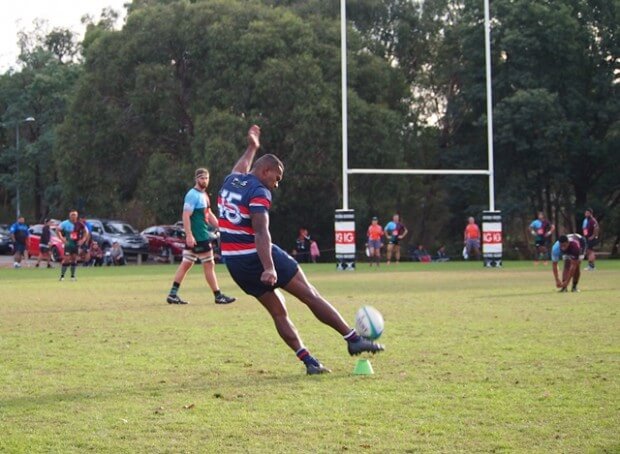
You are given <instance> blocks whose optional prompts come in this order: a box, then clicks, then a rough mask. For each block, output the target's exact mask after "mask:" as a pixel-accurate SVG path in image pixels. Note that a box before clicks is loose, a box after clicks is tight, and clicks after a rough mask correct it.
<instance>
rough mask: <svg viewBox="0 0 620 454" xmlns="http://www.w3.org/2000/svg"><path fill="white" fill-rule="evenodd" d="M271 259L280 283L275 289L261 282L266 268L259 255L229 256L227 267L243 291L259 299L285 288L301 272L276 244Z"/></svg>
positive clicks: (291, 258) (295, 263)
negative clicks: (267, 293) (268, 293)
mask: <svg viewBox="0 0 620 454" xmlns="http://www.w3.org/2000/svg"><path fill="white" fill-rule="evenodd" d="M271 257H272V258H273V263H274V265H275V267H276V273H278V281H277V282H276V285H275V286H273V287H271V286H269V285H266V284H263V283H262V282H261V280H260V277H261V274H263V271H264V268H263V264H262V263H261V262H260V259H259V258H258V254H252V255H249V256H246V257H242V256H236V257H234V256H233V257H230V256H228V257H226V267H227V268H228V271H229V272H230V275H231V276H232V278H233V280H234V281H235V282H236V283H237V285H238V286H239V287H241V290H243V291H244V292H245V293H247V294H248V295H252V296H255V297H256V298H258V297H259V296H261V295H263V294H264V293H266V292H269V291H272V290H274V289H275V288H278V287H284V286H285V285H286V284H288V283H289V282H290V281H291V279H293V277H294V276H295V275H296V274H297V271H298V270H299V265H298V264H297V262H296V261H295V259H294V258H293V257H291V256H290V255H288V254H287V253H286V252H284V251H283V250H282V249H280V248H279V247H278V246H276V245H275V244H274V245H272V247H271Z"/></svg>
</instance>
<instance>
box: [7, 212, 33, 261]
mask: <svg viewBox="0 0 620 454" xmlns="http://www.w3.org/2000/svg"><path fill="white" fill-rule="evenodd" d="M9 232H10V233H11V238H12V239H13V242H14V243H15V256H14V262H13V268H21V267H22V258H23V257H24V256H25V255H27V254H28V242H29V241H30V232H29V231H28V225H27V224H26V220H25V219H24V217H23V216H20V217H18V218H17V222H15V223H14V224H13V225H12V226H11V227H10V228H9Z"/></svg>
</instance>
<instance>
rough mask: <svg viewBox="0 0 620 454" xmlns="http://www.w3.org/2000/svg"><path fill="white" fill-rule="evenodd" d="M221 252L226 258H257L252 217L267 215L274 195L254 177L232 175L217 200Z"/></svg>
mask: <svg viewBox="0 0 620 454" xmlns="http://www.w3.org/2000/svg"><path fill="white" fill-rule="evenodd" d="M217 206H218V211H219V223H220V248H221V253H222V255H223V256H224V257H239V256H247V255H250V254H256V243H255V232H254V229H253V228H252V220H251V219H250V213H267V212H268V211H269V208H270V207H271V191H269V189H267V188H266V187H265V186H264V185H263V184H262V183H261V182H260V180H259V179H258V178H256V177H255V176H254V175H252V174H249V173H248V174H241V173H232V174H230V175H228V176H227V177H226V178H225V179H224V184H223V185H222V189H220V193H219V195H218V198H217Z"/></svg>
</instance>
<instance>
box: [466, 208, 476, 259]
mask: <svg viewBox="0 0 620 454" xmlns="http://www.w3.org/2000/svg"><path fill="white" fill-rule="evenodd" d="M463 243H464V244H465V251H466V252H467V257H468V258H469V257H472V255H473V256H475V257H476V259H478V258H480V228H479V227H478V225H477V224H476V220H475V219H474V218H473V217H471V216H470V217H469V219H468V220H467V226H466V227H465V234H464V238H463Z"/></svg>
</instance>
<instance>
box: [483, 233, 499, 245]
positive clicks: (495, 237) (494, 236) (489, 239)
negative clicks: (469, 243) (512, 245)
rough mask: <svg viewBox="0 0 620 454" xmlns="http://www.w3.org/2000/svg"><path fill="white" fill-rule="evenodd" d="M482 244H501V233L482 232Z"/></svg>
mask: <svg viewBox="0 0 620 454" xmlns="http://www.w3.org/2000/svg"><path fill="white" fill-rule="evenodd" d="M482 242H483V243H485V244H501V242H502V232H501V231H499V232H484V233H483V234H482Z"/></svg>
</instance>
